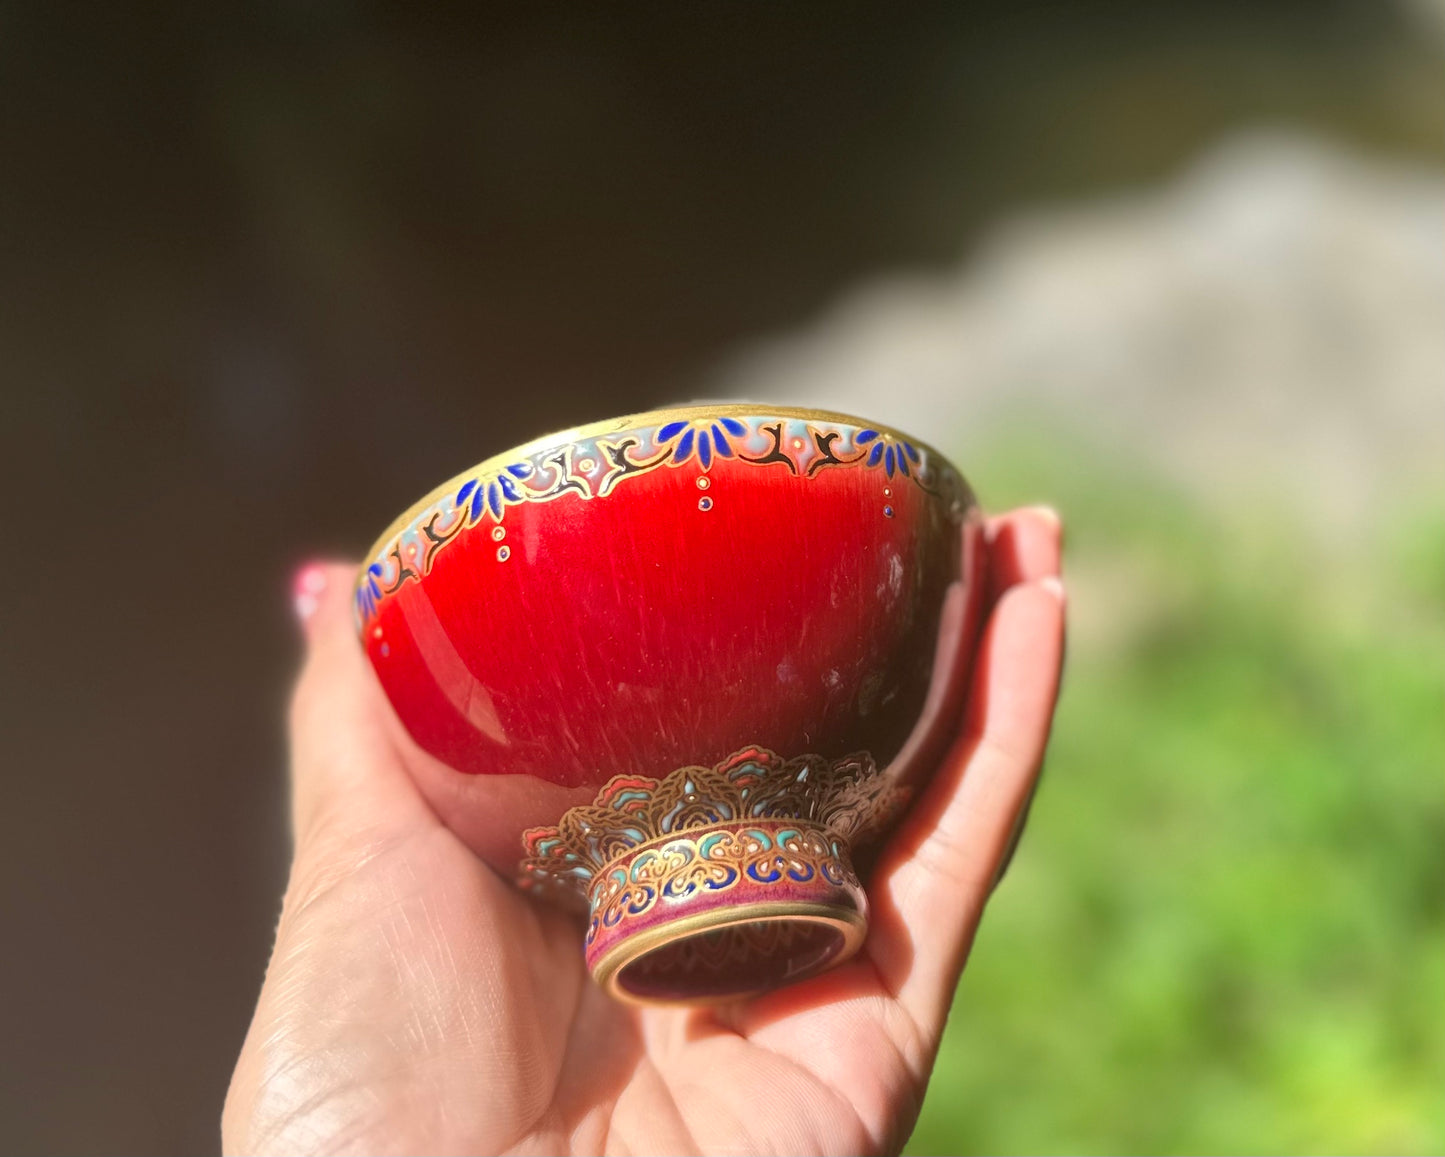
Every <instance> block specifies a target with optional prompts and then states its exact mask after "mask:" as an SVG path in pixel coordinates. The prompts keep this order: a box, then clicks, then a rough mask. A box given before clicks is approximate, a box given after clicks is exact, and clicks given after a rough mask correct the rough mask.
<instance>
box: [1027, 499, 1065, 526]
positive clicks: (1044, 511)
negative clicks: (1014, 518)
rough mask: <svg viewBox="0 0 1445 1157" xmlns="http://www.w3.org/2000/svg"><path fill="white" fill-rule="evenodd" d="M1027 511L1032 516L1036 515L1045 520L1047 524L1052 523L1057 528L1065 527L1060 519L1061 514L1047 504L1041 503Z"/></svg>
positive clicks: (1028, 508)
mask: <svg viewBox="0 0 1445 1157" xmlns="http://www.w3.org/2000/svg"><path fill="white" fill-rule="evenodd" d="M1025 509H1027V510H1028V511H1029V512H1030V513H1031V514H1036V515H1037V516H1038V517H1039V518H1042V519H1044V520H1045V521H1046V522H1052V523H1053V524H1054V526H1055V527H1060V526H1063V525H1064V520H1063V519H1062V518H1060V517H1059V512H1058V511H1057V510H1055V509H1054V508H1053V507H1052V506H1049V505H1047V504H1045V503H1040V504H1039V505H1037V506H1029V507H1026V508H1025Z"/></svg>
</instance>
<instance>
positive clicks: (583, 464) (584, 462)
mask: <svg viewBox="0 0 1445 1157" xmlns="http://www.w3.org/2000/svg"><path fill="white" fill-rule="evenodd" d="M577 469H578V470H580V471H582V473H583V474H591V473H592V471H594V470H596V469H597V463H596V462H595V461H594V460H593V459H591V458H582V459H580V460H579V461H578V463H577Z"/></svg>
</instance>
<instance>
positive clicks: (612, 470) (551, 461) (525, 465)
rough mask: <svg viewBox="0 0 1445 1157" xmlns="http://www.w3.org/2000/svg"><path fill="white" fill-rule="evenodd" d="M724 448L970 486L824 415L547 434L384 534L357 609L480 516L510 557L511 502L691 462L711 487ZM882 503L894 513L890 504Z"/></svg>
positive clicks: (418, 569)
mask: <svg viewBox="0 0 1445 1157" xmlns="http://www.w3.org/2000/svg"><path fill="white" fill-rule="evenodd" d="M724 458H731V459H735V460H737V461H741V462H747V463H749V464H751V465H756V466H777V467H779V468H783V469H787V470H788V471H790V472H791V473H793V474H795V475H797V476H799V477H803V478H811V477H813V476H814V475H815V474H817V473H818V472H819V471H822V470H826V469H830V468H836V467H841V466H852V467H858V468H862V469H866V470H877V471H878V472H879V474H880V475H881V476H883V477H885V478H890V479H898V480H900V481H904V480H906V481H908V482H911V483H912V484H914V485H917V486H919V487H921V488H922V489H923V490H925V491H927V492H928V493H931V494H935V495H938V496H941V497H946V498H947V499H949V500H950V502H952V503H956V504H957V505H958V506H959V507H960V508H961V507H962V505H963V504H964V503H965V501H966V496H967V494H968V490H967V487H966V486H965V485H964V483H963V480H962V479H961V478H960V477H959V476H958V473H957V472H956V471H955V470H954V469H953V467H952V466H950V465H949V464H948V463H947V462H946V461H943V460H942V459H941V458H940V457H939V456H938V455H936V454H933V453H931V452H930V451H929V450H928V448H927V447H925V446H919V445H915V444H914V443H912V442H910V441H908V440H907V439H905V438H903V437H902V436H900V435H898V434H895V433H892V432H890V431H886V430H879V429H874V428H872V427H868V426H855V425H851V424H849V423H846V422H838V421H829V420H827V419H825V418H822V417H817V416H811V417H806V418H804V417H782V416H777V415H762V416H738V415H734V414H716V415H703V416H701V417H693V418H686V419H681V418H680V419H677V420H673V421H669V422H665V423H663V424H662V425H658V426H646V427H639V428H636V429H621V430H607V431H604V432H599V433H596V434H590V435H580V436H577V437H575V438H574V439H573V440H570V441H565V442H552V443H550V444H549V443H543V444H541V445H539V446H538V447H537V448H536V449H534V450H532V451H531V452H530V453H526V454H522V455H519V456H518V458H517V460H516V461H515V462H510V463H507V464H506V465H504V466H500V467H495V468H493V469H491V470H487V471H484V472H482V473H478V474H476V475H475V476H473V477H471V478H468V479H466V480H465V481H464V482H462V483H461V484H460V485H459V486H458V488H457V489H456V491H455V492H453V493H450V494H448V495H446V496H445V497H443V498H441V499H439V500H437V501H436V502H434V503H432V504H431V505H429V506H427V507H426V508H425V509H423V510H422V511H421V512H420V513H419V514H418V515H417V516H416V517H415V518H414V519H412V520H411V521H410V522H409V523H408V524H407V525H406V527H405V528H404V529H402V530H401V531H400V532H399V533H398V534H396V535H394V536H393V537H391V538H390V539H388V540H387V541H386V543H385V545H384V546H383V547H382V548H381V549H380V550H379V551H378V553H377V554H376V556H375V557H374V558H372V559H371V560H369V562H368V563H367V566H366V568H365V570H363V571H362V573H361V576H360V579H359V581H358V583H357V589H356V614H357V618H358V620H359V622H361V623H363V624H364V623H365V622H366V621H367V620H369V619H371V618H372V617H373V616H374V615H375V614H376V611H377V608H378V607H379V606H380V604H381V601H382V600H383V599H385V598H386V597H387V596H388V595H390V594H392V593H393V592H394V591H396V590H398V589H399V588H400V587H402V586H403V585H404V584H405V583H407V582H409V581H410V580H412V579H418V578H420V577H421V576H422V575H425V574H427V573H428V572H429V571H430V570H431V567H432V563H433V562H434V561H435V559H436V556H437V553H438V552H439V551H440V550H442V549H443V548H444V547H445V546H446V545H447V544H448V543H449V542H451V541H452V540H454V539H455V538H456V537H457V536H458V535H459V534H461V532H462V531H464V530H466V529H468V528H469V527H473V526H476V525H477V524H478V523H480V522H483V521H487V522H490V523H491V524H492V531H491V534H492V537H493V539H494V540H495V541H497V542H498V543H499V545H498V547H497V557H498V558H499V559H500V560H503V561H505V560H506V559H507V558H508V557H509V556H510V553H511V552H510V547H509V546H507V545H506V544H505V542H504V541H503V540H504V539H505V537H506V530H505V528H504V526H503V523H504V521H505V518H506V513H507V508H508V507H510V506H516V505H519V504H520V503H523V502H550V501H552V500H553V499H555V498H561V497H562V496H563V495H565V494H572V495H576V497H577V498H579V499H590V498H603V497H606V496H607V495H608V494H610V493H611V492H612V491H613V490H614V489H615V488H616V487H617V486H618V485H619V484H621V483H623V482H624V481H626V480H627V479H629V478H633V477H636V476H639V475H642V474H648V473H651V472H652V471H653V470H658V469H661V468H663V467H678V466H682V465H685V464H687V463H694V464H695V465H696V466H697V467H698V468H700V471H701V473H700V474H699V477H698V486H699V489H701V490H706V489H707V481H706V476H707V472H708V471H709V470H710V469H711V467H712V465H713V463H714V462H717V461H719V460H720V459H724ZM698 501H699V505H700V506H701V508H702V509H704V510H706V509H708V507H709V506H710V505H711V498H710V497H707V496H706V495H704V496H703V497H701V498H700V499H699V500H698ZM884 511H885V513H887V514H889V515H891V514H892V509H891V508H890V507H886V506H885V507H884Z"/></svg>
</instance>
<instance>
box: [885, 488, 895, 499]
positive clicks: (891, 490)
mask: <svg viewBox="0 0 1445 1157" xmlns="http://www.w3.org/2000/svg"><path fill="white" fill-rule="evenodd" d="M892 493H893V488H892V487H891V486H885V487H884V488H883V497H884V498H887V497H888V496H889V495H890V494H892Z"/></svg>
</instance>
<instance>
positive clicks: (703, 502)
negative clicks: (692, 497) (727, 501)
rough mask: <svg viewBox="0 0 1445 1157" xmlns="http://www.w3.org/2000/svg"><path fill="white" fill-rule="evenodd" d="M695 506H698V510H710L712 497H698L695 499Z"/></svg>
mask: <svg viewBox="0 0 1445 1157" xmlns="http://www.w3.org/2000/svg"><path fill="white" fill-rule="evenodd" d="M697 508H698V509H699V510H711V509H712V499H711V498H699V499H698V500H697Z"/></svg>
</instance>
